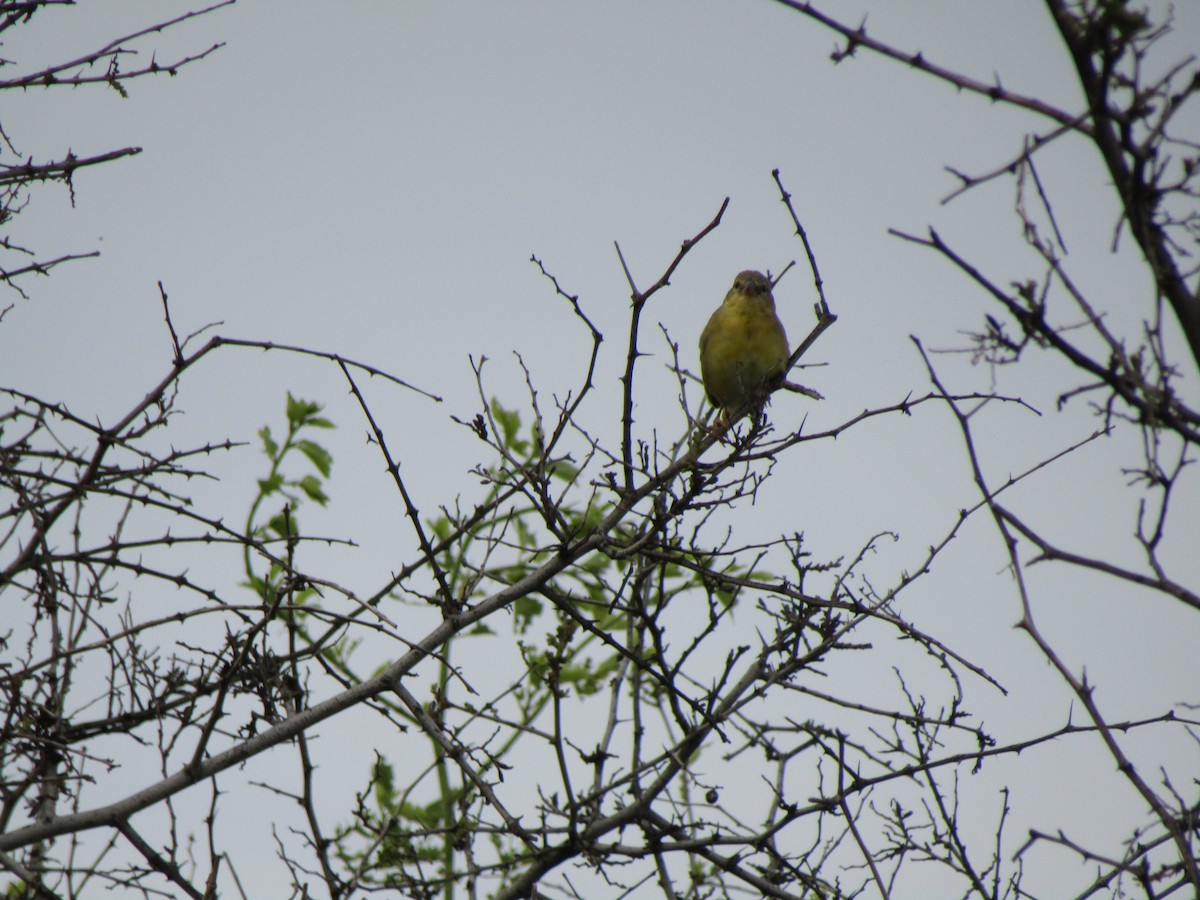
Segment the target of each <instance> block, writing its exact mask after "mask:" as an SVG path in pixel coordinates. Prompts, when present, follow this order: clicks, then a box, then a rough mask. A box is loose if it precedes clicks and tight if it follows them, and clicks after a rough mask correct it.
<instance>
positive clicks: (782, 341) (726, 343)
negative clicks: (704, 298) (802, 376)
mask: <svg viewBox="0 0 1200 900" xmlns="http://www.w3.org/2000/svg"><path fill="white" fill-rule="evenodd" d="M788 354H789V350H788V341H787V335H786V334H785V333H784V330H783V323H782V322H780V321H779V317H778V316H777V315H775V298H774V297H772V296H771V281H770V279H769V278H767V276H765V275H763V274H762V273H761V272H755V271H753V270H747V271H745V272H742V273H740V274H739V275H738V277H737V278H735V279H734V280H733V287H732V288H730V289H729V293H728V294H726V295H725V302H724V303H722V304H721V305H720V306H719V307H718V308H717V311H716V312H714V313H713V314H712V317H711V318H710V319H709V320H708V324H707V325H705V326H704V331H703V332H701V334H700V374H701V377H702V378H703V379H704V390H705V392H706V393H707V394H708V399H709V400H710V401H712V404H713V406H716V407H719V408H720V409H721V410H722V416H721V418H722V419H723V420H725V422H726V423H727V420H728V417H729V416H730V415H732V414H733V413H735V412H737V411H738V410H739V409H742V408H744V407H745V406H746V405H747V404H748V403H749V402H750V401H751V400H753V399H755V398H758V397H760V396H762V397H765V396H766V392H767V389H768V387H769V386H770V384H771V382H772V381H774V380H775V379H777V378H781V377H782V376H783V375H784V369H785V368H786V366H787V361H788ZM719 424H720V423H719Z"/></svg>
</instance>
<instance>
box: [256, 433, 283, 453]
mask: <svg viewBox="0 0 1200 900" xmlns="http://www.w3.org/2000/svg"><path fill="white" fill-rule="evenodd" d="M258 436H259V438H260V439H261V440H262V444H263V452H264V453H266V454H267V456H269V457H271V459H274V458H275V456H276V454H277V453H279V445H278V444H277V443H275V441H274V439H273V438H272V437H271V429H270V428H268V427H267V426H266V425H264V426H263V427H262V428H260V429H259V430H258Z"/></svg>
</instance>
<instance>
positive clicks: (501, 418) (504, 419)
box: [492, 398, 521, 446]
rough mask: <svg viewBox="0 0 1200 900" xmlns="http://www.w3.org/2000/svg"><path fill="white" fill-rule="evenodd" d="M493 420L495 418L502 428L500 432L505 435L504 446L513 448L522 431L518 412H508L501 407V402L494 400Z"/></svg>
mask: <svg viewBox="0 0 1200 900" xmlns="http://www.w3.org/2000/svg"><path fill="white" fill-rule="evenodd" d="M492 418H494V419H495V420H496V422H497V424H499V426H500V430H501V431H502V432H503V433H504V444H505V445H506V446H512V445H513V444H514V443H515V442H516V439H517V434H518V433H519V432H520V430H521V416H520V414H519V413H517V412H516V410H508V409H505V408H504V407H503V406H501V405H500V401H499V400H496V399H495V398H493V399H492Z"/></svg>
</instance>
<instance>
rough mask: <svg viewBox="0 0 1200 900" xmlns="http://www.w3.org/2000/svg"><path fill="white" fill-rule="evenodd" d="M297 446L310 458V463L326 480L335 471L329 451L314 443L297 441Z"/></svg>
mask: <svg viewBox="0 0 1200 900" xmlns="http://www.w3.org/2000/svg"><path fill="white" fill-rule="evenodd" d="M296 446H297V447H298V448H299V450H300V452H301V453H303V454H304V455H305V456H307V457H308V459H309V462H311V463H312V464H313V465H314V466H315V467H316V469H317V471H318V472H320V473H321V474H322V475H324V476H325V477H326V478H328V477H329V473H330V471H331V470H332V469H333V457H332V456H331V455H330V453H329V451H328V450H326V449H325V448H324V447H322V446H321V445H320V444H316V443H313V442H312V441H296Z"/></svg>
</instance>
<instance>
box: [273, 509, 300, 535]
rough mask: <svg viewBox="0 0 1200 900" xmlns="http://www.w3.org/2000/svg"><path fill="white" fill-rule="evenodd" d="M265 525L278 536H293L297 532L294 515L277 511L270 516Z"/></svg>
mask: <svg viewBox="0 0 1200 900" xmlns="http://www.w3.org/2000/svg"><path fill="white" fill-rule="evenodd" d="M267 526H268V527H269V528H270V529H271V530H272V531H274V532H275V533H276V534H277V535H279V536H280V537H284V538H287V537H295V536H296V534H297V529H296V517H295V516H294V515H286V516H285V515H284V514H283V513H282V512H278V513H276V514H275V515H273V516H271V521H270V522H268V523H267Z"/></svg>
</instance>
